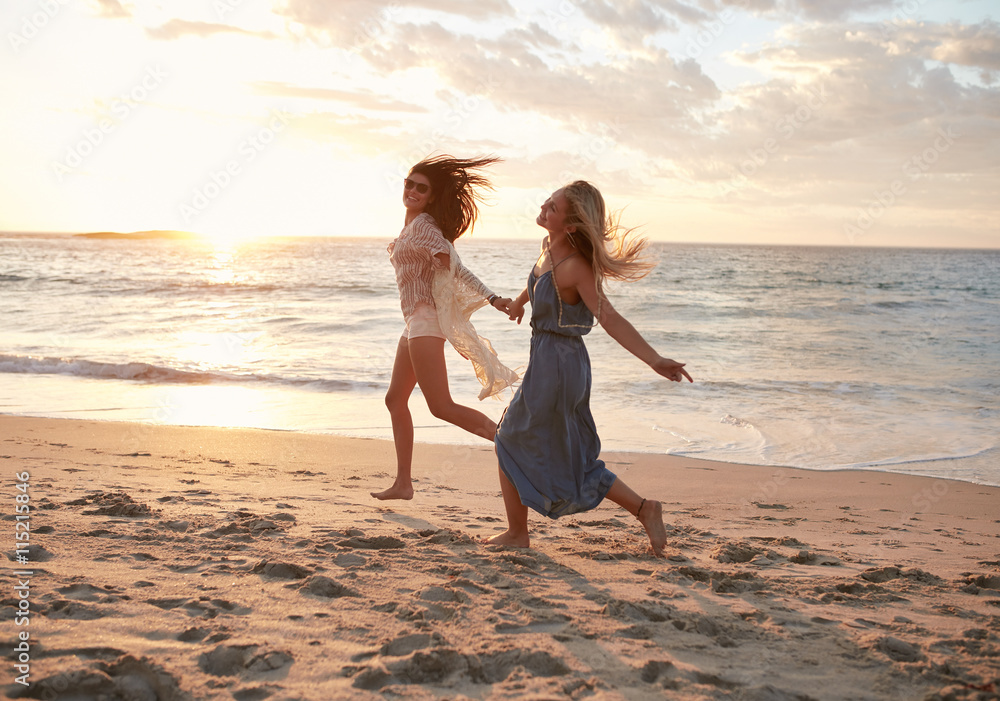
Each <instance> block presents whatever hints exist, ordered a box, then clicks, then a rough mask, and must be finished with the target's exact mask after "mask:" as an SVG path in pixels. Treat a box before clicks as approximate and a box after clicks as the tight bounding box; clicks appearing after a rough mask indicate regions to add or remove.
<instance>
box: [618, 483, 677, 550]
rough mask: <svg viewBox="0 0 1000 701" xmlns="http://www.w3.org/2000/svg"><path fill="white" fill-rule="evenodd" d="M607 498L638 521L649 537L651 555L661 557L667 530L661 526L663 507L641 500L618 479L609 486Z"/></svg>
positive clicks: (650, 501) (657, 503) (648, 500)
mask: <svg viewBox="0 0 1000 701" xmlns="http://www.w3.org/2000/svg"><path fill="white" fill-rule="evenodd" d="M607 497H608V499H610V500H611V501H613V502H614V503H616V504H618V506H620V507H622V508H623V509H625V510H626V511H628V512H629V513H630V514H632V515H633V516H635V517H636V518H637V519H639V523H641V524H642V527H643V528H645V529H646V535H647V536H649V545H650V547H651V548H653V554H654V555H656V556H657V557H663V546H664V545H666V544H667V529H666V528H665V527H664V525H663V505H662V504H660V502H658V501H653V500H652V499H643V498H642V497H640V496H639V495H638V494H636V493H635V492H633V491H632V490H631V489H630V488H629V486H628V485H627V484H625V483H624V482H622V481H621V480H620V479H616V480H615V482H614V484H612V485H611V489H609V490H608V494H607ZM640 507H642V508H641V509H640Z"/></svg>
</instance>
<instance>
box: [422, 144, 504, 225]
mask: <svg viewBox="0 0 1000 701" xmlns="http://www.w3.org/2000/svg"><path fill="white" fill-rule="evenodd" d="M502 160H503V159H501V158H498V157H497V156H484V157H482V158H470V159H461V158H454V157H453V156H449V155H447V154H445V155H441V156H433V157H429V158H425V159H424V160H422V161H420V163H417V164H416V165H415V166H413V167H412V168H410V175H412V174H414V173H421V174H422V175H424V176H426V177H427V179H428V180H430V181H431V197H430V201H429V202H428V203H427V206H426V208H425V209H424V211H425V212H426V213H427V214H430V215H431V216H432V217H434V221H436V222H437V225H438V226H439V227H441V233H442V234H444V237H445V238H446V239H448V241H450V242H451V243H454V242H455V240H456V239H457V238H458V237H459V236H461V235H462V234H464V233H465V232H466V231H471V230H472V228H473V227H474V226H475V224H476V219H477V218H478V217H479V206H478V204H479V203H480V202H482V201H483V200H482V193H481V192H480V191H482V190H492V189H493V184H492V183H491V182H490V181H489V179H488V178H487V177H486V176H485V175H483V174H481V173H478V172H476V171H479V170H482V169H483V168H485V167H487V166H490V165H493V164H494V163H499V162H501V161H502Z"/></svg>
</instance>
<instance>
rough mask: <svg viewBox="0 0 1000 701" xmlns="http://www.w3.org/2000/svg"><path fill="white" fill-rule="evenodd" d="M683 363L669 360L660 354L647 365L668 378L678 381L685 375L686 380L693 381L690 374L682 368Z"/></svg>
mask: <svg viewBox="0 0 1000 701" xmlns="http://www.w3.org/2000/svg"><path fill="white" fill-rule="evenodd" d="M684 365H686V363H678V362H677V361H676V360H671V359H670V358H664V357H662V356H661V357H660V358H658V359H657V360H656V361H655V362H653V363H652V364H651V365H650V366H649V367H651V368H653V370H655V371H656V373H657V374H659V375H663V376H664V377H665V378H667V379H668V380H673V381H674V382H680V381H681V380H682V379H684V378H685V377H686V378H687V380H688V382H694V380H692V379H691V376H690V375H688V373H687V370H685V369H684Z"/></svg>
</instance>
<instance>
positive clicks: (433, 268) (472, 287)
mask: <svg viewBox="0 0 1000 701" xmlns="http://www.w3.org/2000/svg"><path fill="white" fill-rule="evenodd" d="M388 250H389V260H390V262H392V267H393V268H395V270H396V285H397V286H398V287H399V306H400V308H402V310H403V316H404V317H409V316H411V315H412V314H413V311H414V309H415V308H416V306H417V305H418V304H429V305H430V306H432V307H434V308H435V310H436V311H437V315H438V323H439V325H440V326H441V331H442V333H444V335H445V338H447V339H448V342H449V343H451V345H452V346H454V347H455V350H457V351H458V352H459V353H461V355H462V357H464V358H465V359H466V360H469V361H470V362H471V363H472V367H473V368H474V369H475V371H476V377H477V378H479V382H480V383H481V384H482V385H483V390H482V392H480V394H479V399H485V398H486V397H491V396H493V397H495V396H497V395H498V394H500V392H501V391H503V390H504V389H506V388H507V387H510V386H511V385H512V384H514V383H515V382H517V380H518V376H517V373H516V372H514V371H513V370H511V369H510V368H508V367H507V366H506V365H504V364H503V363H501V362H500V359H499V358H498V357H497V354H496V351H494V350H493V346H492V345H490V342H489V340H487V339H486V338H483V337H482V336H480V335H479V334H478V333H476V329H475V327H474V326H473V325H472V322H471V320H470V318H471V317H472V313H473V312H474V311H476V310H477V309H479V308H480V307H484V306H486V304H487V303H488V302H487V299H488V298H489V297H490V296H491V295H492V294H493V293H492V292H491V291H490V289H489V288H488V287H486V285H484V284H483V283H482V281H480V279H479V278H477V277H476V276H475V275H473V274H472V271H471V270H469V269H468V268H466V267H465V266H464V265H463V264H462V261H461V259H460V258H459V257H458V252H457V251H455V247H454V246H452V245H451V244H450V243H448V241H447V239H445V237H444V234H442V233H441V228H440V227H439V226H438V225H437V222H435V221H434V217H432V216H431V215H429V214H427V213H426V212H423V213H421V214H419V215H418V216H416V217H415V218H414V219H413V221H411V222H410V223H409V224H407V225H406V226H404V227H403V230H402V231H401V232H400V233H399V237H397V238H396V240H395V241H393V242H392V243H390V244H389V249H388ZM438 253H447V254H448V256H449V258H450V261H451V266H450V267H445V266H443V265H442V264H441V262H440V261H439V260H438V259H437V258H435V257H434V256H435V255H436V254H438Z"/></svg>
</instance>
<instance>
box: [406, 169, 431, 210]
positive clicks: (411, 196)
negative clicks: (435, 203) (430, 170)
mask: <svg viewBox="0 0 1000 701" xmlns="http://www.w3.org/2000/svg"><path fill="white" fill-rule="evenodd" d="M421 191H422V192H421ZM433 195H434V193H433V192H431V181H430V179H429V178H428V177H427V176H426V175H424V174H423V173H410V176H409V177H408V178H406V179H405V180H404V181H403V206H405V207H406V208H407V209H408V210H410V211H411V212H415V213H417V214H419V213H420V212H423V211H424V209H426V208H427V205H428V204H429V203H430V201H431V197H433Z"/></svg>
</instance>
